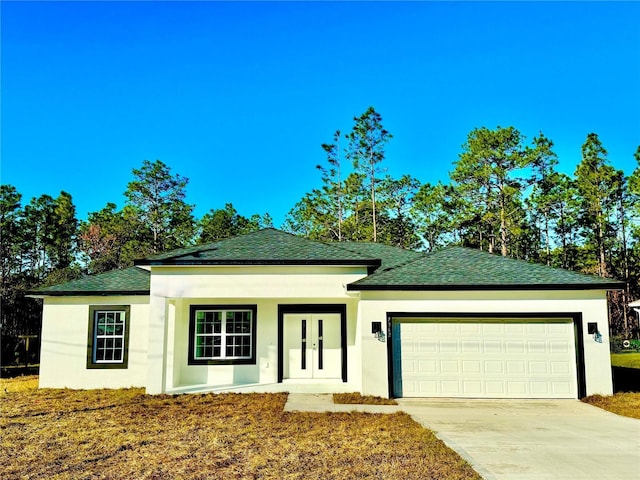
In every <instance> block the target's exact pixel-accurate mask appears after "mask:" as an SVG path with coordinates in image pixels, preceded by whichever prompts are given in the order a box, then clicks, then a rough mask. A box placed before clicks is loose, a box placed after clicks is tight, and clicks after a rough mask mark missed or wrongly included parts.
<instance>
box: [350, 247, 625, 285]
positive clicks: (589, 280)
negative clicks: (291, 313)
mask: <svg viewBox="0 0 640 480" xmlns="http://www.w3.org/2000/svg"><path fill="white" fill-rule="evenodd" d="M622 286H623V284H622V283H621V282H618V281H616V280H612V279H608V278H601V277H596V276H593V275H584V274H581V273H577V272H571V271H569V270H563V269H559V268H552V267H547V266H546V265H539V264H535V263H529V262H526V261H523V260H515V259H512V258H508V257H502V256H499V255H493V254H490V253H487V252H481V251H479V250H474V249H470V248H463V247H445V248H443V249H441V250H438V251H435V252H433V253H429V254H426V255H422V256H420V257H419V258H417V259H415V260H413V261H410V262H407V263H404V264H400V265H395V266H392V267H389V268H380V269H378V270H376V271H375V272H374V273H373V274H372V275H369V276H368V277H365V278H362V279H360V280H358V281H357V282H354V283H352V284H350V285H348V286H347V288H348V289H349V290H457V289H462V290H525V289H528V290H541V289H544V290H554V289H618V288H621V287H622Z"/></svg>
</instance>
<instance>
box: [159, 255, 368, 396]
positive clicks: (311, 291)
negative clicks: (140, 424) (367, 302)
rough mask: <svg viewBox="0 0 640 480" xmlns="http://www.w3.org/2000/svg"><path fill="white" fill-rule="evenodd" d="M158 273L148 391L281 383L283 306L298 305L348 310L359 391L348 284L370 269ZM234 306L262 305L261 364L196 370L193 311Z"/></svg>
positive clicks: (350, 360) (353, 381)
mask: <svg viewBox="0 0 640 480" xmlns="http://www.w3.org/2000/svg"><path fill="white" fill-rule="evenodd" d="M152 272H153V276H152V278H151V294H152V296H151V315H150V330H149V373H148V378H147V391H148V392H149V393H161V392H167V391H171V390H172V389H177V388H180V387H185V386H190V385H193V386H198V385H207V386H209V387H217V388H220V387H226V386H232V385H247V384H275V383H277V380H278V305H291V304H295V305H304V304H346V305H347V368H348V369H347V379H348V383H349V387H350V388H352V389H353V390H360V388H361V383H360V379H361V366H360V357H361V354H360V342H359V340H360V336H359V335H357V334H356V328H357V324H356V322H357V299H355V298H354V296H353V295H352V294H348V293H347V292H346V289H345V285H347V284H348V283H351V282H354V281H355V280H358V279H360V278H362V277H364V276H365V275H366V269H365V268H362V267H358V268H352V267H202V268H198V269H197V270H195V271H194V269H193V268H191V267H190V268H183V267H159V268H156V267H154V268H153V270H152ZM227 304H234V305H236V304H239V305H256V306H257V332H256V333H257V335H256V342H257V345H256V364H255V365H189V364H188V344H189V308H190V306H191V305H227ZM163 338H165V340H164V341H163V340H162V339H163ZM162 359H165V360H164V361H163V360H162ZM161 368H162V369H164V374H163V372H162V371H161Z"/></svg>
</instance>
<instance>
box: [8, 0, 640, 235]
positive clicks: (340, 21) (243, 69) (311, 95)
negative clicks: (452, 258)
mask: <svg viewBox="0 0 640 480" xmlns="http://www.w3.org/2000/svg"><path fill="white" fill-rule="evenodd" d="M0 8H1V20H2V38H1V40H2V52H1V53H2V107H1V108H2V111H1V113H2V150H1V154H2V159H1V160H2V169H1V174H2V178H1V181H2V183H9V184H12V185H14V186H15V187H16V188H17V189H18V191H19V192H21V193H22V194H23V201H24V203H26V202H28V201H29V200H30V198H31V197H34V196H39V195H41V194H43V193H48V194H50V195H53V196H56V195H58V193H59V192H60V190H65V191H67V192H69V193H70V194H71V195H72V196H73V199H74V202H75V204H76V205H77V208H78V216H79V217H80V218H82V219H84V218H86V215H87V213H88V212H92V211H97V210H99V209H101V208H102V207H104V205H105V204H106V203H107V202H108V201H113V202H115V203H116V204H117V205H118V206H119V207H122V206H123V203H124V197H123V195H122V193H123V192H124V190H125V189H126V185H127V183H128V182H129V181H130V180H131V179H132V175H131V169H132V168H135V167H139V166H140V165H141V163H142V161H143V160H144V159H148V160H152V161H153V160H155V159H160V160H162V161H164V162H165V163H166V164H168V165H169V166H170V167H171V168H172V171H173V172H174V173H179V174H181V175H183V176H186V177H188V178H189V179H190V183H189V185H188V197H187V200H188V201H189V202H190V203H193V204H195V205H196V210H195V214H196V216H198V217H200V216H202V215H203V214H204V213H206V212H207V211H208V210H209V209H211V208H222V207H223V206H224V204H225V203H226V202H232V203H233V204H234V206H235V207H236V208H237V209H238V210H239V211H240V213H242V214H244V215H250V214H253V213H264V212H266V211H268V212H269V213H270V214H271V215H272V216H273V218H274V221H275V225H276V226H279V225H280V224H281V222H282V220H283V219H284V216H285V215H286V213H287V212H288V211H289V209H290V208H291V207H293V205H294V204H295V203H296V202H297V201H298V200H299V199H300V198H301V197H302V195H303V194H304V193H305V192H308V191H310V190H311V189H312V188H314V187H317V186H319V184H320V180H319V175H318V173H317V171H316V169H315V165H316V164H318V163H322V162H323V160H324V153H323V151H322V149H321V148H320V144H321V143H325V142H328V141H329V140H330V139H331V136H332V133H333V132H334V131H335V130H336V129H341V130H343V131H347V130H349V129H350V128H351V126H352V125H353V121H352V120H353V117H354V116H355V115H359V114H361V113H363V112H364V111H365V110H366V109H367V107H368V106H370V105H372V106H374V107H375V108H376V110H377V111H378V112H380V113H381V114H382V116H383V123H384V125H385V127H386V128H387V129H388V130H389V131H390V132H391V133H392V134H393V135H394V137H395V138H394V139H393V140H392V141H391V143H390V144H389V146H388V149H387V160H386V167H387V168H388V172H389V173H390V174H391V175H393V176H400V175H402V174H404V173H409V174H412V175H413V176H415V177H417V178H418V179H419V180H420V181H422V182H436V181H438V180H443V181H447V179H448V172H449V171H450V170H451V169H452V164H453V162H454V161H455V160H456V159H457V157H458V154H459V153H460V151H461V148H460V147H461V145H462V144H463V143H464V141H465V139H466V136H467V134H468V133H469V132H470V131H471V130H472V129H473V128H475V127H480V126H487V127H489V128H494V127H496V126H498V125H500V126H504V127H506V126H509V125H513V126H515V127H516V128H518V129H519V130H520V131H521V132H522V133H523V134H524V135H526V137H527V138H528V139H529V140H531V139H532V138H533V136H535V135H537V134H538V132H540V131H542V132H544V134H545V135H546V136H547V137H549V138H551V139H552V140H553V141H554V142H555V144H556V151H557V153H558V154H559V156H560V162H561V170H563V171H566V172H567V173H573V171H574V169H575V166H576V164H577V163H578V162H579V160H580V147H581V145H582V143H583V142H584V140H585V138H586V136H587V134H588V133H589V132H596V133H598V134H599V136H600V139H601V141H602V142H603V144H604V146H605V148H606V149H607V150H608V151H609V159H610V161H611V163H612V164H613V165H614V166H616V167H617V168H621V169H623V170H624V171H625V172H626V173H627V174H630V173H631V172H632V171H633V169H634V168H635V166H636V164H635V161H634V159H633V153H634V152H635V150H636V148H637V146H638V145H640V116H639V114H640V28H639V27H638V25H640V3H637V2H623V3H610V2H606V3H596V2H584V3H583V2H569V3H555V2H541V3H524V2H513V3H509V2H497V3H480V2H448V3H437V2H408V3H396V2H394V3H384V2H375V3H367V2H355V3H331V2H320V3H307V2H305V3H297V2H281V3H270V2H258V3H251V2H235V3H234V2H227V3H217V2H182V3H173V2H140V3H137V2H68V3H56V2H43V3H39V2H38V3H36V2H6V1H3V2H2V3H1V5H0Z"/></svg>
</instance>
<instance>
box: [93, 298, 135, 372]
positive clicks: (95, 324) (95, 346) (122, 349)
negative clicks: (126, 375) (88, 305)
mask: <svg viewBox="0 0 640 480" xmlns="http://www.w3.org/2000/svg"><path fill="white" fill-rule="evenodd" d="M101 313H103V314H109V313H113V314H118V315H119V317H120V318H119V320H120V321H121V322H122V334H121V335H116V334H115V333H114V334H112V335H106V334H105V335H98V317H99V315H100V314H101ZM93 315H94V317H93V329H94V330H93V332H94V334H93V337H94V338H93V363H96V364H112V363H115V364H121V363H124V354H125V348H126V345H125V337H126V333H127V332H126V329H127V317H126V315H127V312H126V311H125V310H94V312H93ZM101 338H102V339H113V340H115V339H121V340H122V343H121V347H120V349H119V350H120V358H119V359H114V360H98V358H97V353H98V339H101Z"/></svg>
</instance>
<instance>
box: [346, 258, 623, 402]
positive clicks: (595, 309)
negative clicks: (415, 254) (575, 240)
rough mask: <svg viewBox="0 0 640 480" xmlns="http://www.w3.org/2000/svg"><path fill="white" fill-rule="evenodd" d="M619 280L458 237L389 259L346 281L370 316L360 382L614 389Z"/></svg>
mask: <svg viewBox="0 0 640 480" xmlns="http://www.w3.org/2000/svg"><path fill="white" fill-rule="evenodd" d="M621 286H622V284H621V283H620V282H617V281H615V280H612V279H608V278H600V277H594V276H590V275H584V274H581V273H577V272H569V271H566V270H561V269H557V268H552V267H548V266H545V265H538V264H533V263H529V262H525V261H522V260H515V259H512V258H507V257H501V256H498V255H492V254H489V253H487V252H481V251H478V250H470V249H466V248H460V247H447V248H443V249H441V250H436V251H434V252H432V253H429V254H427V255H424V256H422V257H419V258H416V259H413V260H409V261H404V262H402V263H399V264H397V265H392V266H389V267H387V268H385V267H384V266H383V267H382V268H380V269H378V270H376V271H375V272H374V273H373V274H371V275H369V276H367V277H365V278H363V279H361V280H358V281H357V282H354V283H352V284H350V285H348V286H347V289H348V290H350V291H353V292H354V293H356V294H357V295H358V298H359V299H360V304H359V308H360V315H361V318H362V320H363V323H364V328H363V332H364V333H363V355H362V357H363V361H362V371H363V375H362V382H363V387H362V390H363V392H365V393H367V394H369V395H385V396H389V397H427V398H429V397H431V398H433V397H435V398H447V397H451V398H454V397H455V398H505V399H511V398H514V399H517V398H540V399H542V398H554V399H562V398H567V399H575V398H582V397H585V396H587V395H592V394H604V395H607V394H611V393H612V382H611V364H610V359H609V344H608V330H609V329H608V318H607V316H608V311H607V291H608V290H615V289H619V288H620V287H621ZM368 324H369V325H368ZM385 327H386V328H385ZM385 353H386V355H385ZM384 380H386V389H384V388H382V387H381V384H382V383H383V382H384Z"/></svg>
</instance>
